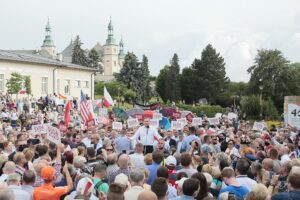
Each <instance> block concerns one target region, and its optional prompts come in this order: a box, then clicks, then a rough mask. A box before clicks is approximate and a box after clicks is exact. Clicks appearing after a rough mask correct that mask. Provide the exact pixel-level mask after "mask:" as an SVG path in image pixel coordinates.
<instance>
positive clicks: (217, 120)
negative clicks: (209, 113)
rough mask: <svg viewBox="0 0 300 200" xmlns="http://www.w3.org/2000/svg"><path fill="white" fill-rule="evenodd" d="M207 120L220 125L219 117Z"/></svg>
mask: <svg viewBox="0 0 300 200" xmlns="http://www.w3.org/2000/svg"><path fill="white" fill-rule="evenodd" d="M207 120H208V122H209V125H218V124H219V123H220V121H219V118H217V117H214V118H208V119H207Z"/></svg>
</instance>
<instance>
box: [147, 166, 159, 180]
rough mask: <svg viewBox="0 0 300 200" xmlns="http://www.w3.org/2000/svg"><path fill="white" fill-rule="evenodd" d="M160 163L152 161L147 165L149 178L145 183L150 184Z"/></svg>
mask: <svg viewBox="0 0 300 200" xmlns="http://www.w3.org/2000/svg"><path fill="white" fill-rule="evenodd" d="M160 166H161V165H160V163H152V164H151V165H147V166H146V167H147V169H148V170H149V172H150V173H149V178H148V180H147V184H149V185H151V184H152V182H153V181H154V179H156V177H157V169H158V168H159V167H160Z"/></svg>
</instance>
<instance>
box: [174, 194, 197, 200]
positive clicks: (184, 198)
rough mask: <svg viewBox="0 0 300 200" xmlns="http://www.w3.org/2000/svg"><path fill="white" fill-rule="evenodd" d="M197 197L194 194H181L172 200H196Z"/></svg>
mask: <svg viewBox="0 0 300 200" xmlns="http://www.w3.org/2000/svg"><path fill="white" fill-rule="evenodd" d="M194 199H195V198H194V197H193V196H187V195H181V196H178V197H175V198H173V199H171V200H194Z"/></svg>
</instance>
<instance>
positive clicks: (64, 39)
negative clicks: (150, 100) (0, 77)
mask: <svg viewBox="0 0 300 200" xmlns="http://www.w3.org/2000/svg"><path fill="white" fill-rule="evenodd" d="M110 16H112V20H113V24H114V28H115V38H116V39H117V40H118V41H119V39H120V38H121V36H123V40H124V43H125V48H126V50H127V51H133V52H134V53H136V54H137V55H138V57H139V58H141V56H142V54H145V55H147V56H148V58H149V65H150V71H151V74H152V75H157V74H158V73H159V70H160V69H161V68H162V67H163V66H164V65H165V64H168V62H169V60H170V58H171V57H172V55H173V54H174V53H175V52H176V53H178V55H179V59H180V65H181V68H183V67H186V66H190V65H191V63H192V62H193V60H194V58H199V57H200V56H201V51H202V50H203V48H204V47H205V46H206V45H207V44H208V43H211V44H212V45H213V46H214V47H215V48H216V49H217V51H218V52H220V54H221V55H222V56H223V57H224V58H225V62H226V72H227V75H228V76H229V77H230V79H231V80H233V81H248V79H249V75H248V74H247V72H246V69H247V68H248V67H249V66H251V65H252V64H253V59H254V57H255V55H256V53H257V49H260V48H268V49H269V48H277V49H279V50H281V51H282V52H283V53H284V55H285V57H286V58H288V59H289V60H291V61H292V62H296V61H300V1H299V0H148V1H146V0H47V1H45V0H26V1H24V0H0V27H1V29H0V49H37V48H39V47H40V46H41V44H42V41H43V38H44V27H45V24H46V22H47V19H48V17H49V18H50V22H51V25H52V28H53V34H52V35H53V39H54V42H55V45H56V46H57V49H58V51H62V50H63V49H64V48H65V47H66V46H67V45H68V44H69V42H70V40H71V37H75V36H76V35H80V37H81V40H82V42H83V43H84V47H85V48H91V47H92V46H93V45H94V44H96V42H100V43H101V44H103V43H104V42H105V39H106V36H107V24H108V21H109V17H110Z"/></svg>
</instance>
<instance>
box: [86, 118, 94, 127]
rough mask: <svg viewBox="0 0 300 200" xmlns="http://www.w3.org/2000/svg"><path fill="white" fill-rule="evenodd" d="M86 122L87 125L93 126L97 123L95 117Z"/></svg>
mask: <svg viewBox="0 0 300 200" xmlns="http://www.w3.org/2000/svg"><path fill="white" fill-rule="evenodd" d="M85 124H86V126H87V127H92V126H95V125H96V123H95V120H94V119H91V120H88V121H86V123H85Z"/></svg>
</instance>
